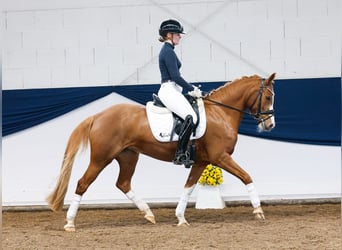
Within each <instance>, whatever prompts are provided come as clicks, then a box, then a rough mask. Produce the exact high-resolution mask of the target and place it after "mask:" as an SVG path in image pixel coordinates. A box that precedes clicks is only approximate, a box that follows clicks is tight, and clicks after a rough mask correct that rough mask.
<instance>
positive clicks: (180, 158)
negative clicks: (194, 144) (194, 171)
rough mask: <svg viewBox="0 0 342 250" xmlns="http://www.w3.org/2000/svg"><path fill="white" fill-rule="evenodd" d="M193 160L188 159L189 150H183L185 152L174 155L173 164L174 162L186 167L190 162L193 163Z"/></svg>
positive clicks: (188, 166)
mask: <svg viewBox="0 0 342 250" xmlns="http://www.w3.org/2000/svg"><path fill="white" fill-rule="evenodd" d="M194 163H195V162H194V161H193V160H192V159H190V154H189V152H187V151H186V152H185V153H181V154H177V155H176V156H175V159H174V160H173V164H176V165H183V164H184V166H185V167H186V168H190V167H191V165H192V164H194Z"/></svg>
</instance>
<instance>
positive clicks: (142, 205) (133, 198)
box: [126, 190, 150, 212]
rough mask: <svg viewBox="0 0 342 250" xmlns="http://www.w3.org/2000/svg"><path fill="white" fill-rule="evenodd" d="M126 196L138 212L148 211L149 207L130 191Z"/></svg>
mask: <svg viewBox="0 0 342 250" xmlns="http://www.w3.org/2000/svg"><path fill="white" fill-rule="evenodd" d="M126 196H127V198H128V199H130V200H131V201H133V202H134V204H135V205H136V206H137V207H138V208H139V210H140V211H145V212H148V211H149V210H150V207H149V206H148V205H147V203H146V202H145V201H144V200H142V199H140V198H139V197H137V196H136V195H135V193H134V192H133V191H132V190H130V191H128V192H127V193H126Z"/></svg>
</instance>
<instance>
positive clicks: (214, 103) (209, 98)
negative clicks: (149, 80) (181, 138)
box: [47, 73, 275, 231]
mask: <svg viewBox="0 0 342 250" xmlns="http://www.w3.org/2000/svg"><path fill="white" fill-rule="evenodd" d="M274 78H275V73H273V74H272V75H271V76H269V78H268V79H262V78H261V77H259V76H257V75H254V76H250V77H242V78H240V79H237V80H235V81H233V82H228V83H226V84H224V85H223V86H221V87H219V88H217V89H216V90H213V91H211V92H210V93H209V94H207V95H206V96H204V97H203V99H204V106H205V112H206V116H207V126H206V131H205V134H204V135H203V136H202V137H201V138H199V139H197V140H195V142H194V143H195V145H196V160H195V163H194V164H193V166H192V168H191V170H190V173H189V176H188V179H187V181H186V183H185V186H184V191H183V193H182V195H181V198H180V200H179V202H178V205H177V208H176V217H177V218H178V225H188V222H187V221H186V219H185V216H184V214H185V210H186V206H187V203H188V200H189V198H190V195H191V193H192V191H193V189H194V187H195V186H196V183H197V181H198V179H199V177H200V175H201V173H202V171H203V170H204V168H205V167H206V166H207V165H208V164H209V163H211V164H213V165H215V166H218V167H220V168H221V169H224V170H226V171H227V172H229V173H230V174H232V175H234V176H236V177H237V178H239V179H240V180H241V181H242V182H243V183H244V184H245V185H246V188H247V192H248V194H249V197H250V200H251V203H252V206H253V208H254V210H253V213H254V214H255V216H256V217H257V218H258V219H261V220H263V219H264V218H265V217H264V214H263V210H262V209H261V206H260V199H259V196H258V194H257V191H256V189H255V187H254V184H253V181H252V178H251V177H250V175H249V174H248V173H247V172H246V171H244V170H243V169H242V168H241V167H240V166H239V165H238V164H237V163H236V162H235V161H234V160H233V159H232V157H231V155H232V153H233V151H234V147H235V144H236V142H237V136H238V128H239V125H240V123H241V120H242V117H243V115H244V114H249V115H251V116H253V117H254V118H255V119H256V120H257V123H258V129H259V130H260V131H269V130H271V129H272V128H273V127H275V119H274V114H273V102H274V91H273V80H274ZM247 110H248V111H247ZM88 143H89V144H90V150H91V151H90V163H89V166H88V168H87V170H86V171H85V173H84V175H83V176H82V178H81V179H79V181H78V183H77V188H76V192H75V194H74V198H73V200H72V202H71V204H70V206H69V209H68V211H67V216H66V217H67V218H66V220H67V224H66V225H65V226H64V228H65V230H67V231H75V223H74V221H75V217H76V214H77V210H78V208H79V205H80V201H81V198H82V195H83V194H84V193H85V192H86V191H87V189H88V187H89V185H90V184H91V183H92V182H93V181H94V180H95V179H96V177H97V176H98V175H99V173H100V172H101V171H102V170H103V169H104V168H105V167H106V166H107V165H108V164H109V163H111V162H112V161H113V159H115V160H117V162H118V164H119V166H120V172H119V176H118V179H117V182H116V186H117V187H118V188H119V189H120V190H121V191H122V192H123V193H124V194H125V195H126V196H127V198H128V199H130V200H131V201H132V202H133V203H134V204H135V205H136V206H137V207H138V208H139V209H140V210H141V211H143V212H144V213H145V218H146V219H147V220H149V221H150V222H152V223H155V219H154V215H153V213H152V211H151V210H150V208H149V206H148V204H147V203H146V202H145V201H144V200H142V199H140V198H139V197H137V196H136V195H135V193H134V192H133V190H132V189H131V178H132V176H133V174H134V171H135V167H136V164H137V161H138V157H139V154H140V153H142V154H145V155H148V156H151V157H153V158H155V159H159V160H163V161H169V162H171V161H172V160H173V158H174V155H175V151H176V146H177V142H159V141H157V140H156V139H155V138H154V137H153V135H152V133H151V129H150V127H149V123H148V120H147V116H146V110H145V106H142V105H137V104H118V105H113V106H112V107H110V108H108V109H106V110H104V111H102V112H100V113H98V114H95V115H93V116H90V117H88V118H87V119H85V120H84V121H83V122H81V123H80V124H79V125H78V126H77V127H76V128H75V130H74V131H73V132H72V134H71V136H70V138H69V141H68V144H67V147H66V150H65V154H64V160H63V164H62V167H61V171H60V176H59V179H58V182H57V184H56V187H55V189H54V190H53V192H52V193H51V194H50V195H49V197H48V198H47V201H48V203H49V206H50V208H51V209H52V210H53V211H58V210H61V209H62V207H63V203H64V198H65V195H66V191H67V188H68V183H69V179H70V175H71V169H72V165H73V163H74V159H75V155H76V153H77V151H78V150H79V148H80V146H81V145H83V146H85V147H86V146H87V145H88Z"/></svg>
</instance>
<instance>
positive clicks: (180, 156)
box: [173, 115, 195, 168]
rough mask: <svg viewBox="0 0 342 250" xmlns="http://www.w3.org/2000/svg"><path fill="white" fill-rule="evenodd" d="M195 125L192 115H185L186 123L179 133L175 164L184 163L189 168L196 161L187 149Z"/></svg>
mask: <svg viewBox="0 0 342 250" xmlns="http://www.w3.org/2000/svg"><path fill="white" fill-rule="evenodd" d="M194 127H195V124H194V123H193V121H192V116H191V115H188V116H187V117H185V120H184V123H183V124H182V127H181V131H180V133H179V139H178V145H177V150H176V156H175V159H174V160H173V163H174V164H177V165H182V164H184V165H185V167H187V168H188V167H190V165H192V164H193V163H194V161H192V160H191V159H190V152H188V151H187V148H188V143H189V139H190V136H191V133H192V130H193V129H194Z"/></svg>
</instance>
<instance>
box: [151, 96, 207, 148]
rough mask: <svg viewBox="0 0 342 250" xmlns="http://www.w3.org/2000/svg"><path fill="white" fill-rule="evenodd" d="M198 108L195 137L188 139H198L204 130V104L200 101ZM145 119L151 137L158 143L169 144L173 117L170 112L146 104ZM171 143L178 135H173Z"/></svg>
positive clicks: (176, 139)
mask: <svg viewBox="0 0 342 250" xmlns="http://www.w3.org/2000/svg"><path fill="white" fill-rule="evenodd" d="M198 108H199V116H200V123H199V124H198V126H197V129H196V136H193V135H192V136H191V138H190V139H198V138H200V137H201V136H203V134H204V132H205V129H206V124H207V122H206V117H205V109H204V103H203V100H202V99H198ZM146 112H147V118H148V121H149V123H150V128H151V131H152V134H153V136H154V137H155V138H156V140H158V141H160V142H169V141H170V139H171V133H172V127H173V117H172V113H171V111H170V110H168V109H167V108H162V107H157V106H155V105H153V102H152V101H151V102H147V104H146ZM172 141H178V135H177V134H174V135H173V138H172Z"/></svg>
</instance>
